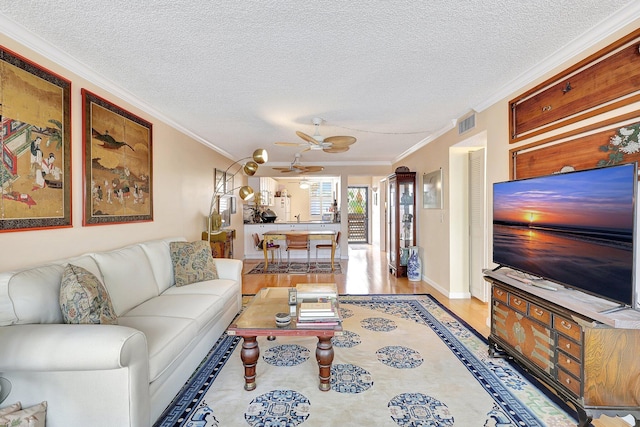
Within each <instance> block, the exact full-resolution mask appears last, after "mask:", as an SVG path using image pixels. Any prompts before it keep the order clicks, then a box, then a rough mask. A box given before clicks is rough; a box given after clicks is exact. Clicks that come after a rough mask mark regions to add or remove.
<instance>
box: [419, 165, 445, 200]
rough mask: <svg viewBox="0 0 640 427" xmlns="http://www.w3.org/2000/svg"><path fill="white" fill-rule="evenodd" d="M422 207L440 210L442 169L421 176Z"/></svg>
mask: <svg viewBox="0 0 640 427" xmlns="http://www.w3.org/2000/svg"><path fill="white" fill-rule="evenodd" d="M422 207H423V208H424V209H442V169H438V170H437V171H433V172H430V173H425V174H424V175H422Z"/></svg>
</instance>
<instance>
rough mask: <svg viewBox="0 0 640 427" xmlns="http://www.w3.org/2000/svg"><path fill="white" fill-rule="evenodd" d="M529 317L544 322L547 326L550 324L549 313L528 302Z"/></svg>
mask: <svg viewBox="0 0 640 427" xmlns="http://www.w3.org/2000/svg"><path fill="white" fill-rule="evenodd" d="M529 317H531V318H532V319H535V320H537V321H538V322H541V323H544V324H545V325H547V326H551V313H550V312H549V311H548V310H546V309H544V308H542V307H539V306H537V305H535V304H532V303H529Z"/></svg>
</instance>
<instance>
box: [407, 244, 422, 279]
mask: <svg viewBox="0 0 640 427" xmlns="http://www.w3.org/2000/svg"><path fill="white" fill-rule="evenodd" d="M418 252H419V250H418V247H417V246H411V248H410V249H409V254H410V255H409V261H408V262H407V277H408V278H409V281H411V282H419V281H420V280H421V276H422V263H421V262H420V257H419V256H418Z"/></svg>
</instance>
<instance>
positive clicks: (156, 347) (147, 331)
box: [118, 316, 198, 382]
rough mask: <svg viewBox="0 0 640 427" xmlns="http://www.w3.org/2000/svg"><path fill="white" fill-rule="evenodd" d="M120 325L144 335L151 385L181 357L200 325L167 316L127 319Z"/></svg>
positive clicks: (188, 320) (124, 318)
mask: <svg viewBox="0 0 640 427" xmlns="http://www.w3.org/2000/svg"><path fill="white" fill-rule="evenodd" d="M118 321H119V324H120V326H128V327H130V328H134V329H137V330H139V331H140V332H142V333H143V334H144V335H145V337H146V338H147V348H148V352H149V382H153V381H155V380H156V379H157V378H158V377H159V376H160V375H162V373H163V372H164V371H165V370H166V369H167V368H168V367H169V365H170V364H171V362H172V361H174V360H175V359H177V358H178V355H179V354H180V353H182V352H183V351H184V350H185V348H189V343H190V342H191V341H192V340H193V339H194V338H195V337H196V336H197V331H198V326H197V325H196V322H195V321H194V320H192V319H180V318H175V317H164V316H124V317H121V318H120V319H118Z"/></svg>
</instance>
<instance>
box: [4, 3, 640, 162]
mask: <svg viewBox="0 0 640 427" xmlns="http://www.w3.org/2000/svg"><path fill="white" fill-rule="evenodd" d="M638 3H639V2H637V0H536V1H526V0H511V1H507V0H486V1H480V0H466V1H461V0H429V1H424V0H420V1H391V0H388V1H384V0H380V1H351V2H347V1H343V0H315V1H293V0H279V1H276V0H260V1H256V0H250V1H246V0H242V1H238V0H218V1H202V0H199V1H195V0H170V1H165V0H162V1H149V0H111V1H95V0H32V1H29V2H20V4H19V6H18V5H17V4H16V2H15V1H13V0H0V18H2V21H0V23H3V24H5V25H0V31H3V30H5V31H6V29H7V28H9V27H10V26H8V25H6V24H8V23H10V24H12V25H13V28H14V29H13V30H12V31H10V32H8V33H7V34H9V35H10V36H14V35H15V34H12V33H17V34H19V35H20V37H19V38H18V41H21V42H24V41H25V40H29V43H28V45H29V46H30V47H33V48H35V49H36V50H40V51H42V50H43V48H42V46H45V47H46V46H47V44H50V45H52V46H53V47H55V48H56V49H55V50H59V51H60V52H61V53H60V54H59V56H60V57H66V56H67V55H68V56H69V57H70V58H68V61H67V64H66V65H67V66H70V67H71V69H72V71H74V72H78V70H82V72H78V74H80V75H82V76H83V77H88V78H89V79H90V80H92V81H93V82H95V83H97V84H99V85H100V86H102V87H104V88H106V89H107V90H111V92H112V93H114V94H117V95H118V96H122V97H124V98H125V99H126V100H127V101H128V102H132V103H133V104H134V105H137V106H142V107H145V108H146V109H147V110H148V111H149V112H150V113H151V114H153V115H155V116H157V117H159V118H162V119H169V120H170V121H171V122H172V123H173V124H174V125H176V126H177V127H178V128H181V129H183V130H186V131H188V132H189V133H190V134H192V135H195V136H196V137H197V138H199V139H200V140H201V141H203V142H205V143H207V144H209V145H210V146H212V147H218V148H219V149H220V150H221V151H222V152H223V153H227V154H229V155H231V156H232V157H233V158H240V157H245V156H246V155H247V154H248V153H249V152H250V150H253V149H255V148H257V147H264V148H267V149H268V150H269V154H270V163H272V162H273V163H278V162H289V161H291V160H292V159H293V156H294V153H295V152H296V151H298V150H297V149H296V148H295V147H276V146H275V145H274V144H273V143H274V142H275V141H289V142H301V141H302V140H300V139H299V138H298V137H297V136H296V135H295V131H296V130H300V131H303V132H305V133H308V134H312V133H313V125H312V124H311V119H312V118H313V117H321V118H323V119H325V121H326V122H325V123H324V124H323V125H322V127H321V133H322V135H323V136H325V137H326V136H332V135H345V134H346V135H353V136H355V137H356V138H357V139H358V142H357V143H356V144H355V145H353V146H352V149H351V150H350V151H348V152H345V153H340V154H327V153H323V152H321V151H309V152H306V153H304V154H303V157H302V159H303V162H304V163H305V164H306V163H310V164H339V163H341V164H353V163H361V164H366V163H369V164H374V163H375V162H386V163H389V162H390V161H392V160H396V159H398V157H399V156H401V155H402V153H406V152H407V150H410V149H412V147H416V146H417V145H419V144H421V143H424V142H425V141H428V140H429V138H430V137H431V138H432V137H433V135H434V133H436V134H437V132H439V131H441V130H443V129H445V128H446V127H447V126H451V124H452V120H453V119H456V118H459V117H460V116H461V115H464V114H465V113H467V112H469V111H470V110H471V109H476V110H481V109H482V108H486V107H487V106H488V105H490V104H491V103H493V102H495V101H497V100H499V99H501V98H502V97H504V96H507V95H508V94H509V93H510V91H513V90H517V89H518V87H521V86H522V85H523V84H526V83H527V82H528V81H529V80H530V79H531V78H534V77H538V76H539V75H540V73H541V72H544V71H546V70H547V69H550V68H551V67H553V66H555V65H558V64H557V63H553V61H555V62H558V61H560V60H566V59H567V58H566V57H565V56H563V53H566V52H569V53H571V54H573V53H576V52H579V50H578V49H583V48H584V47H585V46H583V45H582V44H581V43H583V42H584V41H585V40H586V41H589V42H592V41H593V40H591V39H592V38H594V37H600V38H602V37H604V36H607V35H608V34H610V33H611V32H612V31H613V30H615V25H620V24H623V23H627V22H629V21H630V20H631V19H632V18H635V17H638V16H640V7H639V6H638ZM16 24H17V25H16ZM24 29H26V30H27V31H24ZM23 32H24V33H25V34H27V35H28V37H32V34H31V33H33V34H35V35H37V36H38V38H32V39H29V38H28V37H25V38H24V39H22V33H23ZM14 38H15V37H14ZM40 39H42V40H40ZM574 50H575V52H574ZM48 51H49V52H51V49H50V48H49V49H48ZM543 65H544V67H543ZM545 67H546V68H545ZM74 68H77V69H78V70H76V69H74ZM534 70H535V72H537V74H534V75H530V74H531V73H532V72H533V71H534ZM517 85H520V86H517ZM505 114H506V112H505Z"/></svg>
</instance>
